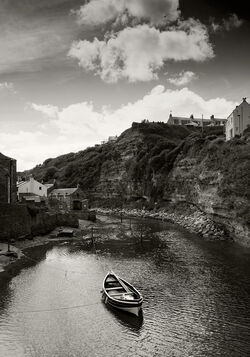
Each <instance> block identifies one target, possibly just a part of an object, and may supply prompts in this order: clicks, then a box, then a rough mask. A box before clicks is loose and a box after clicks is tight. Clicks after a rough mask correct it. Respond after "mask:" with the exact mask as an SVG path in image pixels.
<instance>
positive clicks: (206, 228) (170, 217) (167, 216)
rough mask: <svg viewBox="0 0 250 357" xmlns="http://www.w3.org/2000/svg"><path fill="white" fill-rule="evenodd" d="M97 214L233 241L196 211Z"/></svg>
mask: <svg viewBox="0 0 250 357" xmlns="http://www.w3.org/2000/svg"><path fill="white" fill-rule="evenodd" d="M95 211H96V213H97V214H104V215H108V216H110V215H114V216H120V217H121V216H123V217H124V218H125V217H127V218H130V217H131V218H150V219H155V220H161V221H169V222H171V223H174V224H177V225H179V226H181V227H182V228H185V229H186V230H187V231H188V232H190V233H195V234H197V235H199V236H200V237H203V238H204V239H206V240H211V241H228V240H231V239H230V238H229V237H228V236H227V234H226V233H225V231H224V229H223V228H222V227H219V226H218V224H216V223H215V222H214V221H213V220H212V219H210V218H209V217H208V216H207V215H206V214H205V213H203V212H201V211H198V210H196V209H190V210H189V212H187V211H185V212H183V213H180V212H177V211H172V212H170V211H169V210H167V209H158V210H157V211H148V210H145V209H135V208H134V209H133V208H132V209H129V208H122V209H120V208H115V209H112V208H95Z"/></svg>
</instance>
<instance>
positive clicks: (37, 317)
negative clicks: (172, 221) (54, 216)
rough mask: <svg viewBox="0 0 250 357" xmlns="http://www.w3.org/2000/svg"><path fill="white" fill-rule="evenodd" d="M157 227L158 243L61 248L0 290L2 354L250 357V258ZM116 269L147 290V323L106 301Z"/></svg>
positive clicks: (144, 318) (144, 317)
mask: <svg viewBox="0 0 250 357" xmlns="http://www.w3.org/2000/svg"><path fill="white" fill-rule="evenodd" d="M153 228H154V229H155V230H156V231H157V232H158V233H157V232H155V233H154V234H156V235H158V236H159V237H160V240H161V242H162V244H160V245H159V246H157V244H153V245H150V244H149V243H147V244H144V246H140V245H138V244H136V245H134V246H133V245H131V242H129V244H126V242H123V243H122V244H119V241H117V240H116V242H114V241H113V240H112V239H111V240H110V241H109V243H108V244H105V245H101V244H100V245H99V246H98V247H97V250H98V252H99V253H98V255H95V254H93V252H91V251H90V252H85V251H83V250H82V249H81V247H79V246H67V245H63V246H59V247H54V248H53V249H50V250H49V251H48V252H47V254H46V259H44V260H41V261H40V262H39V263H37V264H34V265H33V266H31V267H30V268H27V269H23V270H22V271H21V272H20V274H19V275H17V276H16V277H15V278H13V279H12V281H11V283H9V285H7V286H6V288H5V289H4V290H2V291H0V301H1V305H0V306H1V307H0V356H4V357H12V356H13V357H34V356H35V357H47V356H48V357H51V356H53V357H57V356H58V357H59V356H60V357H64V356H65V357H66V356H67V357H68V356H77V357H78V356H81V357H82V356H88V357H89V356H90V357H91V356H109V357H113V356H124V357H128V356H151V355H152V356H174V357H179V356H180V357H189V356H194V357H196V356H199V357H200V356H206V357H210V356H211V357H215V356H227V357H228V356H233V357H246V356H249V355H250V342H249V341H250V318H249V311H250V299H249V291H250V289H249V281H250V264H249V262H250V259H249V255H246V253H245V252H244V254H243V255H242V254H240V252H237V255H236V254H235V251H232V250H230V249H228V248H227V246H224V248H223V250H221V249H220V250H219V249H217V248H216V246H215V245H211V244H209V243H207V242H203V243H202V242H199V241H197V240H196V239H193V238H192V237H190V235H188V236H185V235H184V233H183V232H181V231H177V230H175V229H174V228H173V226H171V227H168V226H166V225H165V226H164V224H162V223H159V225H158V226H157V227H156V226H154V227H153ZM153 228H152V226H150V229H151V230H152V229H153ZM161 229H165V231H164V232H159V230H161ZM163 243H164V244H163ZM232 261H233V264H232ZM110 268H112V269H113V270H114V271H116V272H117V273H118V274H119V275H121V276H122V277H124V278H125V279H127V280H129V281H130V282H131V283H133V284H134V285H135V286H136V287H137V288H138V289H139V290H140V291H141V292H142V294H143V296H144V305H143V315H142V317H141V318H140V319H137V318H136V317H133V316H130V315H126V314H124V313H121V312H119V311H114V310H111V309H109V308H108V307H107V306H106V305H104V304H103V303H102V302H101V296H100V289H101V286H102V280H103V278H104V275H105V273H106V272H107V270H109V269H110ZM84 304H85V307H83V306H82V307H81V308H72V309H70V308H69V309H63V310H60V308H67V307H76V306H81V305H84ZM39 310H41V311H40V312H39ZM44 310H47V311H44ZM25 311H37V312H34V313H31V312H30V313H25ZM22 312H24V313H22Z"/></svg>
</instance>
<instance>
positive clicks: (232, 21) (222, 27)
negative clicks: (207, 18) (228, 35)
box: [210, 14, 244, 32]
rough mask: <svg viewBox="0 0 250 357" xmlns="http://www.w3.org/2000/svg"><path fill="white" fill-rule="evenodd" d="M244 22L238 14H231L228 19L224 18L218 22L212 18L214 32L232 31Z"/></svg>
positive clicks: (211, 26)
mask: <svg viewBox="0 0 250 357" xmlns="http://www.w3.org/2000/svg"><path fill="white" fill-rule="evenodd" d="M243 22H244V21H243V20H242V19H239V17H238V16H237V15H236V14H231V15H230V16H229V17H228V18H227V19H223V20H222V22H221V23H216V22H215V21H214V19H211V25H210V28H211V31H212V32H219V31H231V30H233V29H235V28H239V27H240V26H241V25H242V24H243Z"/></svg>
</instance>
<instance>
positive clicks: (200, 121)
mask: <svg viewBox="0 0 250 357" xmlns="http://www.w3.org/2000/svg"><path fill="white" fill-rule="evenodd" d="M226 122H227V119H224V118H216V117H215V116H214V115H211V117H210V118H209V119H206V118H195V117H194V116H193V115H190V117H189V118H188V117H175V116H173V115H172V114H170V115H169V118H168V121H167V124H170V125H185V126H194V127H197V126H199V127H202V126H224V125H225V124H226Z"/></svg>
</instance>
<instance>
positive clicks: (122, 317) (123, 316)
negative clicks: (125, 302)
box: [103, 304, 143, 332]
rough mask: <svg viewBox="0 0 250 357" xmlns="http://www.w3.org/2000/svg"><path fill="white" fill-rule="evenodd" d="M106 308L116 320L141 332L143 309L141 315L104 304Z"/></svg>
mask: <svg viewBox="0 0 250 357" xmlns="http://www.w3.org/2000/svg"><path fill="white" fill-rule="evenodd" d="M103 305H104V306H105V308H106V309H107V310H108V311H109V312H110V314H111V315H113V316H114V318H115V319H116V321H118V322H119V323H120V324H121V325H123V326H124V327H125V328H126V329H127V328H129V329H130V330H132V331H134V332H139V331H140V330H141V328H142V326H143V310H141V313H140V315H139V316H134V315H131V314H128V313H126V312H123V311H119V310H116V309H113V308H112V307H111V306H109V305H106V304H103Z"/></svg>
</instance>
